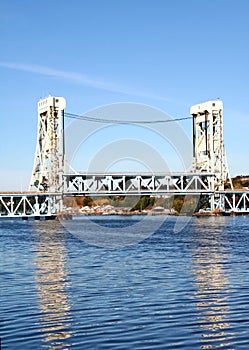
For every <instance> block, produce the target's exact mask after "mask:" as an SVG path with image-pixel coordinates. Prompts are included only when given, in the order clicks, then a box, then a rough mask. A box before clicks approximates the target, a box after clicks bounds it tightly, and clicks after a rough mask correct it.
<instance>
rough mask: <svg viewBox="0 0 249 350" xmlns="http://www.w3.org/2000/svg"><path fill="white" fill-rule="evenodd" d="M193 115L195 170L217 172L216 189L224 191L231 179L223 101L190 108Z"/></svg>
mask: <svg viewBox="0 0 249 350" xmlns="http://www.w3.org/2000/svg"><path fill="white" fill-rule="evenodd" d="M190 114H192V116H193V171H194V172H197V173H207V174H208V173H212V174H215V181H214V184H213V185H214V189H215V190H216V191H217V190H218V191H223V190H224V185H225V182H226V181H227V180H229V182H230V184H231V186H232V182H231V179H230V175H229V171H228V165H227V159H226V154H225V146H224V140H223V103H222V101H220V100H214V101H207V102H204V103H200V104H197V105H194V106H192V107H191V109H190Z"/></svg>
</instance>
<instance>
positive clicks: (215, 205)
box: [211, 191, 249, 214]
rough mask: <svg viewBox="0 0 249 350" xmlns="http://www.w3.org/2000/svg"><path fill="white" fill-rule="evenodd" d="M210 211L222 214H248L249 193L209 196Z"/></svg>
mask: <svg viewBox="0 0 249 350" xmlns="http://www.w3.org/2000/svg"><path fill="white" fill-rule="evenodd" d="M211 209H212V210H215V209H218V210H219V211H221V212H224V213H236V214H249V191H248V192H243V191H234V192H219V193H215V194H213V195H212V196H211Z"/></svg>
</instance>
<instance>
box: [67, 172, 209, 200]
mask: <svg viewBox="0 0 249 350" xmlns="http://www.w3.org/2000/svg"><path fill="white" fill-rule="evenodd" d="M213 184H214V175H213V174H203V173H202V174H195V173H155V174H147V173H141V174H137V173H127V174H118V173H113V174H104V173H102V174H101V173H91V174H90V173H85V174H83V173H82V174H67V175H64V195H94V196H98V195H177V194H179V195H180V194H182V195H184V194H204V193H206V194H210V193H213V192H214V188H213V186H214V185H213Z"/></svg>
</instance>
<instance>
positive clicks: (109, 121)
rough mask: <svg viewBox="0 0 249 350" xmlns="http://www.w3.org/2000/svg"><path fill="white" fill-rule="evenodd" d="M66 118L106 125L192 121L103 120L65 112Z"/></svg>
mask: <svg viewBox="0 0 249 350" xmlns="http://www.w3.org/2000/svg"><path fill="white" fill-rule="evenodd" d="M64 115H65V117H66V118H70V119H78V120H82V121H83V120H84V121H88V122H94V123H105V124H158V123H170V122H177V121H181V120H187V119H192V117H182V118H176V119H159V120H130V121H127V120H118V119H102V118H98V117H90V116H87V115H79V114H73V113H68V112H65V114H64Z"/></svg>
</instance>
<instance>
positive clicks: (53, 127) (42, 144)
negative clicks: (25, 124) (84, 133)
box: [29, 96, 66, 193]
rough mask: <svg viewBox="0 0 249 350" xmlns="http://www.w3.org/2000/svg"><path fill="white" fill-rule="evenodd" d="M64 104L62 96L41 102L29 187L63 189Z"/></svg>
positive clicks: (45, 190)
mask: <svg viewBox="0 0 249 350" xmlns="http://www.w3.org/2000/svg"><path fill="white" fill-rule="evenodd" d="M65 107H66V101H65V99H64V98H63V97H54V96H48V97H46V98H44V99H41V100H40V101H39V102H38V129H37V143H36V152H35V158H34V167H33V171H32V175H31V180H30V184H29V191H36V192H50V193H52V192H53V193H59V192H62V176H63V174H64V136H63V134H64V109H65Z"/></svg>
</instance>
